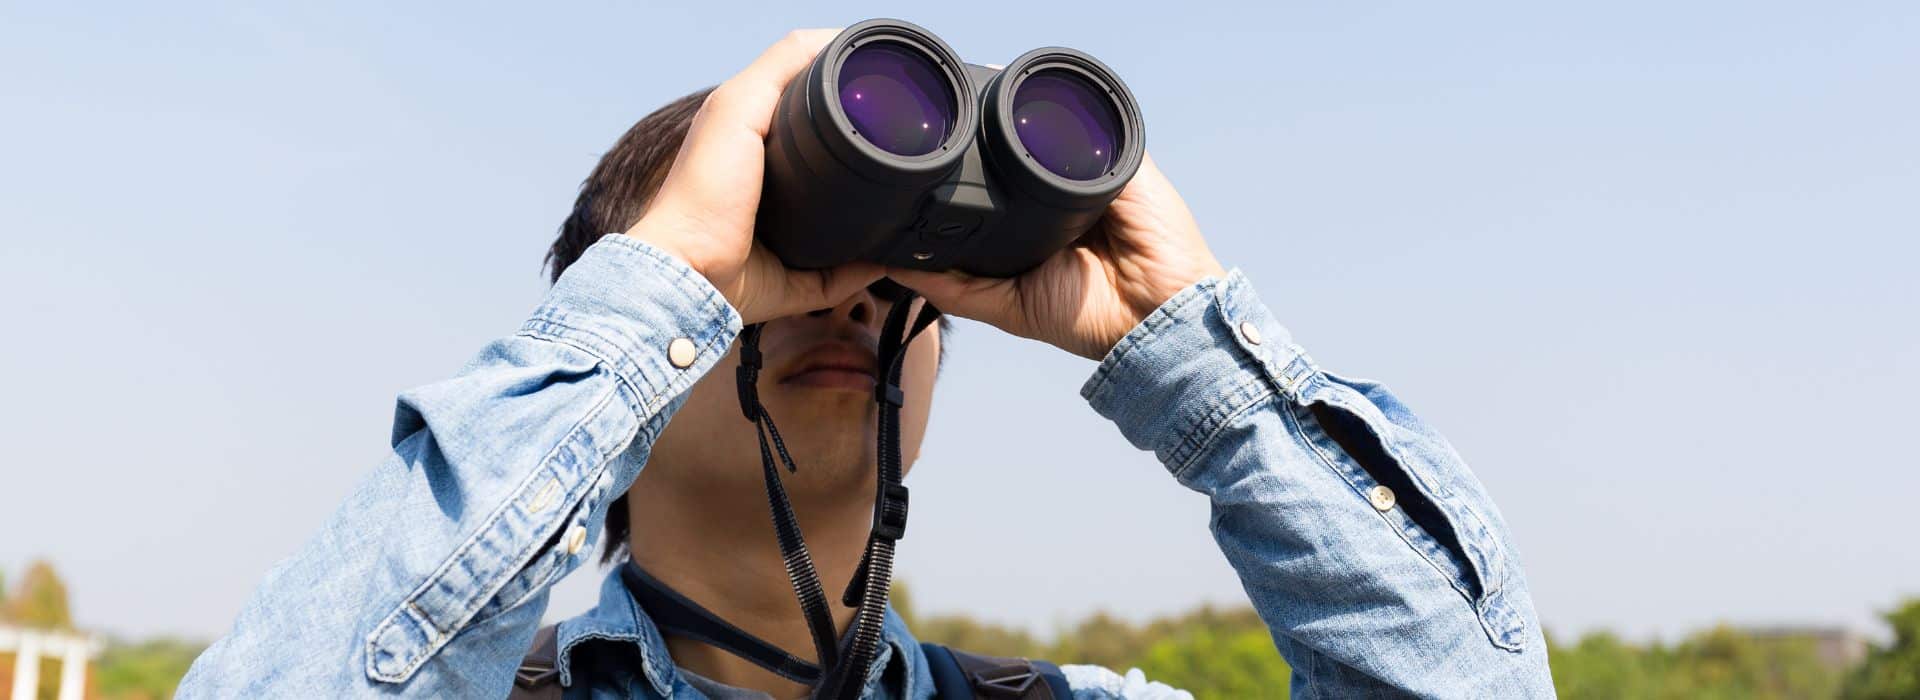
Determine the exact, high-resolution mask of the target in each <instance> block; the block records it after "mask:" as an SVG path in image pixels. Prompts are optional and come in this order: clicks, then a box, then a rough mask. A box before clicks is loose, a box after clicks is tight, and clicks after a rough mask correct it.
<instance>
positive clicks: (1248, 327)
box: [1240, 321, 1260, 345]
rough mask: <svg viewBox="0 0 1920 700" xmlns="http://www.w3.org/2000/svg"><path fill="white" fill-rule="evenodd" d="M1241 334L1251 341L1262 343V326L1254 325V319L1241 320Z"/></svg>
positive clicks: (1255, 343)
mask: <svg viewBox="0 0 1920 700" xmlns="http://www.w3.org/2000/svg"><path fill="white" fill-rule="evenodd" d="M1240 335H1243V336H1246V338H1247V342H1249V343H1253V344H1254V345H1259V344H1260V327H1259V326H1256V325H1253V322H1252V321H1241V322H1240Z"/></svg>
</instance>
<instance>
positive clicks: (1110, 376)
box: [1082, 271, 1553, 697]
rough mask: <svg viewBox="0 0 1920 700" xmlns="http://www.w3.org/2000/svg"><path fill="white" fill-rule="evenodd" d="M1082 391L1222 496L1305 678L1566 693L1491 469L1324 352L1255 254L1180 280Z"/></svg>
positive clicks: (1342, 688)
mask: <svg viewBox="0 0 1920 700" xmlns="http://www.w3.org/2000/svg"><path fill="white" fill-rule="evenodd" d="M1082 394H1083V395H1084V396H1085V397H1086V398H1087V400H1088V401H1089V403H1090V404H1091V405H1092V406H1093V408H1094V409H1095V410H1096V411H1098V412H1099V413H1100V414H1101V415H1104V416H1106V417H1108V418H1109V419H1111V420H1113V422H1114V424H1115V425H1116V426H1118V427H1119V429H1120V431H1121V433H1122V434H1123V435H1125V436H1126V438H1127V439H1128V440H1129V441H1130V442H1132V443H1133V444H1134V445H1135V446H1136V447H1139V448H1140V449H1143V450H1150V451H1152V452H1153V453H1154V454H1155V455H1156V456H1158V457H1159V459H1160V461H1161V463H1162V464H1164V465H1165V466H1166V467H1167V469H1168V470H1169V472H1171V473H1172V475H1173V476H1174V477H1175V478H1176V479H1177V480H1178V481H1179V482H1180V483H1181V484H1183V485H1185V486H1187V487H1188V488H1190V489H1193V490H1194V491H1198V492H1200V493H1202V494H1205V495H1207V497H1208V498H1209V499H1210V500H1211V502H1212V522H1211V527H1212V531H1213V534H1214V537H1215V540H1216V542H1217V543H1218V544H1219V546H1220V548H1221V551H1222V552H1224V553H1225V555H1226V557H1227V559H1228V561H1229V562H1230V563H1231V564H1232V566H1233V567H1234V569H1235V570H1236V571H1237V572H1238V574H1239V576H1240V579H1241V582H1242V584H1243V585H1244V587H1245V588H1246V590H1247V593H1248V596H1249V597H1250V598H1251V599H1252V601H1253V603H1254V606H1255V607H1256V608H1257V609H1258V610H1259V612H1260V615H1261V617H1262V619H1264V620H1265V621H1266V623H1267V625H1268V627H1269V628H1270V630H1271V632H1272V633H1273V637H1274V641H1275V643H1276V644H1277V645H1278V646H1279V649H1280V651H1281V653H1282V654H1283V655H1284V656H1285V657H1286V658H1287V660H1288V663H1289V664H1290V665H1291V666H1292V667H1293V679H1294V681H1293V683H1294V686H1295V687H1294V690H1295V692H1296V694H1297V696H1299V697H1352V696H1369V697H1370V696H1372V694H1379V693H1383V692H1385V693H1393V694H1399V693H1410V694H1413V695H1418V696H1424V697H1532V696H1550V695H1551V694H1552V693H1553V687H1552V681H1551V677H1550V674H1549V672H1548V669H1547V663H1546V648H1545V642H1544V640H1543V638H1542V635H1541V631H1540V626H1539V621H1538V619H1537V617H1536V615H1535V613H1534V610H1533V604H1532V601H1531V598H1530V596H1529V595H1528V593H1527V588H1526V582H1525V578H1524V576H1523V575H1522V574H1521V571H1520V568H1519V563H1518V557H1517V555H1516V553H1515V551H1514V548H1513V545H1512V542H1511V540H1510V538H1509V537H1508V535H1507V532H1506V526H1505V524H1504V522H1503V521H1502V520H1501V519H1500V516H1499V513H1498V511H1497V510H1496V509H1495V508H1494V505H1493V502H1492V500H1491V499H1489V498H1488V497H1487V494H1486V491H1485V490H1484V489H1483V488H1482V487H1481V485H1480V483H1479V481H1478V479H1477V478H1476V477H1474V475H1473V473H1472V472H1471V471H1470V470H1469V469H1468V468H1467V466H1466V464H1465V462H1464V461H1463V460H1462V459H1461V458H1460V457H1459V455H1458V454H1457V453H1456V452H1455V451H1454V450H1453V448H1452V447H1451V446H1449V445H1448V444H1447V443H1446V441H1445V440H1444V439H1442V438H1441V437H1440V435H1439V433H1438V432H1436V431H1434V430H1433V429H1432V428H1431V427H1429V426H1428V425H1426V424H1425V423H1423V422H1422V421H1420V419H1419V418H1417V417H1416V416H1415V415H1414V414H1413V413H1412V412H1411V411H1410V410H1408V409H1407V408H1406V407H1405V406H1404V405H1402V404H1401V403H1400V402H1399V401H1398V400H1397V399H1395V398H1394V397H1393V395H1392V394H1391V393H1389V392H1388V391H1387V390H1386V389H1385V388H1384V387H1381V386H1380V385H1378V384H1373V383H1369V382H1361V381H1354V380H1348V379H1342V378H1340V377H1337V376H1335V375H1333V374H1330V373H1327V372H1324V371H1322V370H1321V369H1320V368H1319V367H1318V366H1317V365H1316V364H1315V363H1314V362H1313V360H1312V359H1310V358H1309V357H1308V356H1307V355H1306V353H1305V352H1304V351H1303V350H1302V349H1301V348H1300V347H1299V346H1298V345H1296V344H1294V343H1293V342H1292V339H1291V338H1290V336H1289V335H1288V333H1287V331H1286V329H1285V328H1283V327H1282V326H1281V325H1280V324H1279V323H1277V322H1276V321H1275V319H1274V318H1273V316H1272V314H1271V312H1270V311H1269V310H1268V309H1267V307H1266V306H1265V305H1263V304H1262V303H1261V302H1260V300H1259V298H1258V297H1257V296H1256V295H1255V293H1254V291H1253V288H1252V285H1251V284H1249V283H1248V282H1247V280H1246V279H1245V277H1244V276H1243V275H1242V274H1241V273H1239V272H1238V271H1235V272H1233V273H1231V274H1229V275H1228V276H1226V277H1225V278H1214V279H1208V280H1203V281H1202V282H1200V283H1198V284H1196V285H1194V286H1192V287H1189V288H1187V289H1186V290H1183V291H1182V292H1181V293H1180V294H1178V295H1176V296H1175V297H1174V298H1172V299H1170V300H1168V301H1167V302H1166V303H1165V304H1163V305H1162V306H1161V307H1160V308H1159V309H1158V310H1156V311H1155V312H1154V313H1153V314H1152V315H1150V316H1149V317H1148V318H1147V319H1145V320H1144V321H1143V322H1141V323H1140V324H1139V326H1137V327H1136V328H1134V329H1133V330H1132V331H1131V332H1130V333H1129V334H1128V335H1127V336H1126V337H1125V338H1123V339H1122V340H1121V341H1120V342H1119V343H1118V344H1116V345H1115V347H1114V348H1113V349H1112V351H1111V352H1110V353H1109V354H1108V356H1107V357H1106V359H1105V360H1104V361H1103V362H1102V363H1101V365H1100V366H1099V368H1098V369H1097V370H1096V371H1095V373H1094V375H1093V377H1091V378H1090V379H1089V380H1088V381H1087V383H1086V385H1085V386H1084V387H1083V388H1082Z"/></svg>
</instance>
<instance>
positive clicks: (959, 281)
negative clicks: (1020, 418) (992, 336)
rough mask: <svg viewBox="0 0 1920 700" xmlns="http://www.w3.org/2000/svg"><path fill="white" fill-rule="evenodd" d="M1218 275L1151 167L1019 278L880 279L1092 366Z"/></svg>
mask: <svg viewBox="0 0 1920 700" xmlns="http://www.w3.org/2000/svg"><path fill="white" fill-rule="evenodd" d="M1225 273H1226V271H1225V270H1224V269H1223V268H1221V267H1220V262H1219V261H1218V260H1215V259H1214V257H1213V252H1212V251H1210V250H1208V249H1207V242H1206V241H1205V240H1204V239H1202V238H1201V237H1200V226H1199V224H1197V223H1195V222H1194V220H1193V214H1192V212H1189V211H1187V203H1186V202H1185V201H1183V200H1182V199H1181V198H1180V193H1179V192H1177V191H1175V190H1174V189H1173V183H1171V182H1168V181H1167V178H1166V176H1165V175H1162V174H1161V173H1160V169H1159V168H1158V167H1156V166H1155V165H1154V163H1153V158H1152V157H1147V158H1145V159H1144V160H1143V161H1142V162H1141V164H1140V171H1139V172H1137V173H1135V174H1134V176H1133V180H1131V181H1129V182H1128V183H1127V186H1126V188H1125V189H1122V190H1121V191H1120V196H1119V197H1118V198H1116V199H1114V200H1113V204H1111V205H1108V207H1107V213H1106V216H1105V217H1103V218H1102V219H1101V220H1100V223H1099V224H1097V225H1096V226H1094V228H1093V230H1091V231H1088V232H1087V234H1086V235H1084V236H1081V237H1080V240H1078V241H1075V242H1074V244H1073V245H1071V246H1068V247H1067V248H1066V249H1065V250H1062V251H1060V252H1058V253H1055V254H1054V255H1053V257H1051V258H1048V259H1047V260H1046V261H1045V262H1042V263H1041V264H1040V266H1039V267H1036V268H1034V269H1032V270H1029V271H1027V272H1026V273H1023V274H1021V275H1020V276H1019V277H1014V278H1011V279H995V278H987V277H973V276H970V275H967V274H965V273H962V272H957V271H952V272H927V271H924V270H910V269H905V268H889V269H888V270H887V276H888V277H891V278H893V280H894V281H896V282H899V283H900V284H902V285H905V286H906V287H908V288H910V289H913V290H914V291H916V292H919V293H920V295H921V296H924V297H926V298H927V300H928V301H931V302H932V303H933V305H934V306H937V307H940V310H942V311H945V312H947V313H950V314H954V315H957V316H962V317H966V318H971V319H974V320H976V321H982V322H985V323H988V324H992V325H994V326H996V327H998V328H1000V329H1001V330H1004V331H1007V332H1008V333H1012V334H1014V335H1018V336H1023V337H1027V338H1033V339H1035V340H1039V341H1042V342H1045V343H1048V344H1050V345H1053V346H1055V347H1059V348H1061V349H1064V350H1066V351H1067V352H1071V353H1073V354H1076V355H1080V356H1082V357H1086V358H1090V359H1093V360H1099V359H1101V358H1102V357H1105V356H1106V354H1107V351H1108V350H1110V349H1112V348H1113V345H1114V343H1118V342H1120V339H1121V338H1122V337H1125V336H1126V334H1127V332H1128V331H1131V330H1133V327H1134V326H1136V325H1139V323H1140V321H1141V320H1142V319H1144V318H1146V317H1147V315H1148V314H1151V313H1153V310H1154V309H1157V308H1160V305H1161V304H1163V303H1165V302H1166V301H1167V300H1168V299H1170V298H1172V297H1173V295H1174V294H1177V293H1179V291H1180V290H1182V289H1186V288H1187V287H1188V286H1189V285H1192V284H1193V283H1194V282H1198V281H1200V280H1201V279H1204V278H1207V277H1213V276H1222V275H1224V274H1225Z"/></svg>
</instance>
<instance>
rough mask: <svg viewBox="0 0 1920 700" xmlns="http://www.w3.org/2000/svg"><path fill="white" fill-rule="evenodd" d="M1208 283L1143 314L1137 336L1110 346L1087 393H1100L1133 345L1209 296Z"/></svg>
mask: <svg viewBox="0 0 1920 700" xmlns="http://www.w3.org/2000/svg"><path fill="white" fill-rule="evenodd" d="M1210 286H1212V283H1211V282H1209V281H1206V280H1203V281H1201V282H1199V283H1198V284H1196V285H1195V286H1194V287H1193V288H1192V289H1190V290H1186V292H1182V293H1181V294H1175V295H1174V297H1173V298H1172V299H1169V300H1168V302H1167V303H1166V304H1162V305H1161V306H1160V308H1159V309H1156V310H1155V311H1154V312H1153V313H1150V314H1147V317H1146V318H1144V319H1141V321H1140V325H1139V326H1138V328H1139V330H1140V331H1141V333H1140V334H1139V335H1134V334H1133V333H1131V332H1129V333H1127V334H1126V335H1123V336H1121V337H1120V342H1119V343H1118V344H1116V345H1114V346H1113V349H1112V350H1109V351H1108V352H1107V358H1106V360H1105V361H1103V362H1101V363H1100V369H1099V379H1098V380H1097V381H1096V382H1095V383H1094V385H1093V387H1092V388H1090V389H1089V390H1088V391H1087V392H1086V394H1087V396H1088V397H1093V396H1098V395H1100V392H1101V391H1102V390H1104V389H1106V387H1107V384H1108V383H1109V382H1111V381H1112V378H1113V374H1114V372H1115V370H1116V369H1117V368H1119V367H1120V366H1121V365H1122V364H1124V363H1126V361H1127V360H1128V358H1130V357H1131V356H1132V354H1133V350H1134V348H1137V347H1140V346H1142V345H1146V344H1147V343H1148V342H1149V341H1151V340H1152V339H1153V338H1155V337H1157V336H1158V335H1159V334H1160V330H1161V328H1162V327H1163V326H1166V325H1171V324H1175V323H1178V322H1179V321H1180V319H1179V316H1178V315H1179V313H1180V312H1181V311H1183V310H1185V309H1186V308H1187V306H1188V305H1189V304H1192V303H1193V302H1194V300H1196V299H1202V298H1207V297H1209V296H1210V295H1208V294H1205V293H1204V292H1205V291H1206V290H1207V288H1208V287H1210ZM1188 292H1191V293H1188ZM1183 295H1184V298H1183Z"/></svg>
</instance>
